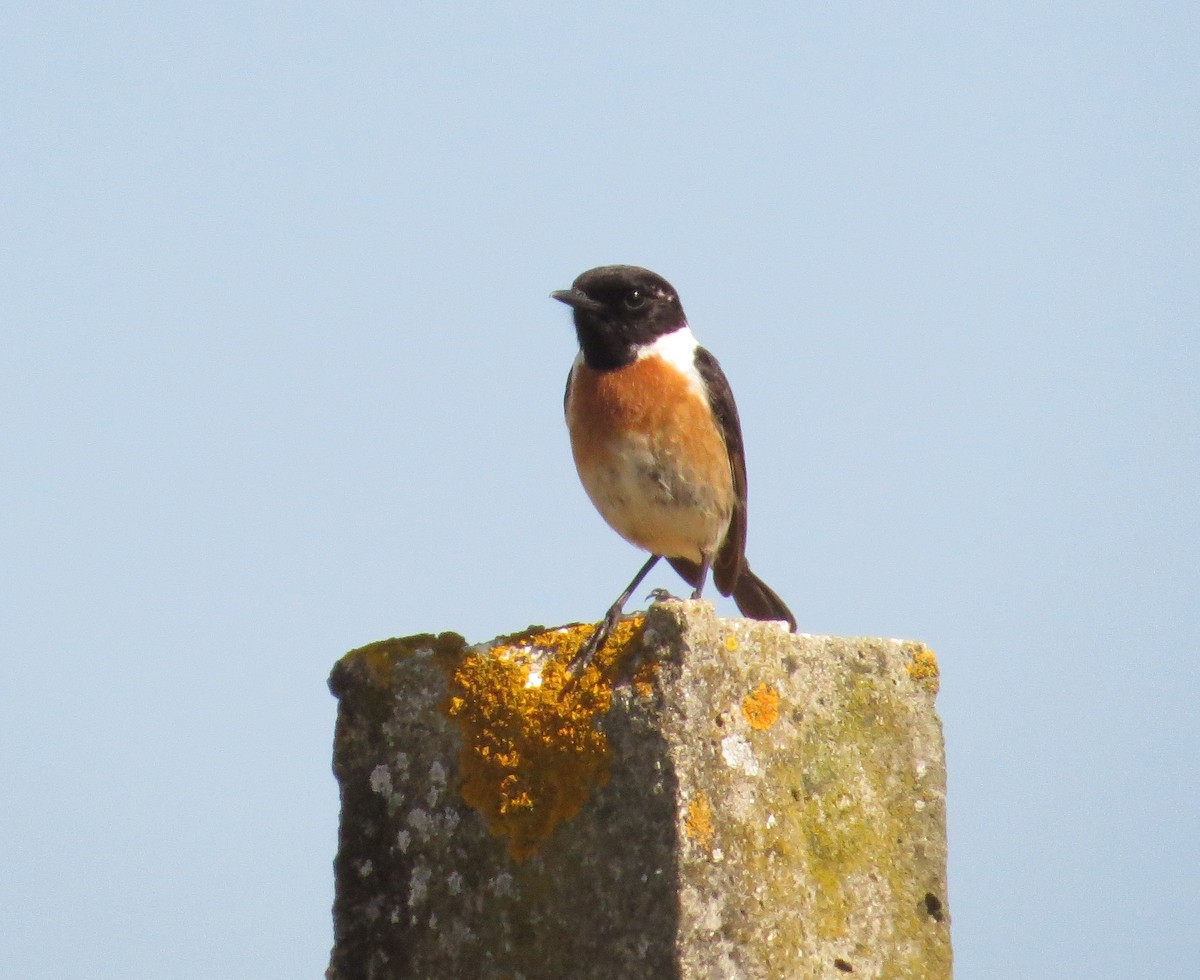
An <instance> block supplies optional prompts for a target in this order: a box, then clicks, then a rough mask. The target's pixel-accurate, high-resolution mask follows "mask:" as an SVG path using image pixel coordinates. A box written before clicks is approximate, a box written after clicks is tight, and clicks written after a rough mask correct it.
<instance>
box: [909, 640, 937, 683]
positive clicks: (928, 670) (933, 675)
mask: <svg viewBox="0 0 1200 980" xmlns="http://www.w3.org/2000/svg"><path fill="white" fill-rule="evenodd" d="M904 669H905V670H906V671H907V672H908V676H909V677H911V678H912V679H913V680H914V681H925V680H929V681H931V682H932V685H931V686H932V687H933V690H934V692H936V691H937V689H938V673H939V672H938V662H937V655H936V654H935V653H934V652H933V651H932V650H930V649H929V648H928V647H923V646H918V647H917V648H916V649H915V650H914V651H913V655H912V659H911V660H910V661H909V662H908V663H907V664H905V666H904Z"/></svg>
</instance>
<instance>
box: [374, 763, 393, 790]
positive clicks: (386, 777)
mask: <svg viewBox="0 0 1200 980" xmlns="http://www.w3.org/2000/svg"><path fill="white" fill-rule="evenodd" d="M370 783H371V792H372V793H377V794H378V795H379V796H391V795H392V772H391V770H390V769H388V767H387V766H385V765H384V764H383V763H382V762H381V763H380V764H379V765H377V766H376V767H375V768H374V769H372V770H371V776H370Z"/></svg>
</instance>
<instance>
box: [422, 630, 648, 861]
mask: <svg viewBox="0 0 1200 980" xmlns="http://www.w3.org/2000/svg"><path fill="white" fill-rule="evenodd" d="M593 629H594V627H592V626H590V625H576V626H568V627H564V628H562V629H554V630H541V629H534V630H529V631H526V632H525V633H521V634H518V635H516V636H512V637H507V638H505V639H504V640H503V641H501V642H498V643H497V644H496V645H495V646H493V647H491V648H490V649H487V650H484V651H483V652H481V653H475V654H472V655H470V656H468V657H466V658H465V659H464V660H463V661H461V663H460V664H459V665H458V666H457V668H456V669H455V670H454V672H453V676H452V678H451V683H450V697H449V699H448V702H447V704H446V705H445V709H444V710H445V713H446V714H447V715H448V716H449V717H450V718H452V719H453V720H454V721H455V723H456V724H457V725H458V727H459V729H460V730H461V732H462V736H463V745H462V750H461V752H460V754H459V769H460V772H461V775H462V797H463V799H464V800H465V801H466V802H467V803H469V804H470V805H471V806H473V807H474V808H475V809H476V810H478V811H479V812H480V813H481V814H483V817H484V819H485V820H486V821H487V824H488V828H489V829H490V830H491V832H492V833H493V834H495V835H496V836H500V837H505V838H507V840H508V852H509V854H510V855H511V856H512V857H513V858H515V859H517V860H523V859H525V858H527V857H529V856H530V855H532V854H533V853H535V852H536V850H537V847H538V845H539V844H540V842H541V841H543V840H545V839H546V838H547V837H548V836H549V835H550V833H551V831H553V830H554V828H555V827H556V826H557V825H558V823H559V822H560V821H563V820H569V819H571V817H573V816H575V815H576V814H577V813H578V812H579V810H580V808H581V807H582V806H583V804H584V803H585V802H587V799H588V796H589V795H590V794H591V791H592V787H593V786H603V785H604V784H605V783H607V782H608V777H609V761H610V751H609V746H608V739H607V737H606V736H605V734H604V733H603V732H602V731H600V730H599V728H598V727H597V724H596V723H597V721H598V719H599V718H600V717H601V716H602V715H603V714H604V713H605V712H606V711H607V710H608V709H609V706H610V705H611V704H612V692H613V684H614V682H615V680H616V678H617V674H618V670H619V668H620V666H621V663H622V662H623V660H624V658H625V657H626V656H629V655H632V654H635V652H636V648H637V646H638V642H639V640H640V636H641V629H642V618H641V617H636V618H634V619H630V620H626V621H623V622H621V623H619V624H618V625H617V627H616V629H615V630H613V634H612V636H610V637H609V639H608V642H607V643H605V645H604V647H603V648H602V649H601V650H600V651H599V652H598V653H597V655H596V657H595V658H594V660H593V662H592V663H591V664H589V665H588V667H587V669H586V670H584V671H583V673H582V674H581V675H580V676H579V677H575V678H573V677H571V675H570V674H568V672H567V667H568V665H569V664H570V661H571V658H572V657H573V656H574V655H575V654H576V652H577V651H578V650H579V648H580V646H581V645H582V644H583V643H584V642H585V641H586V640H587V638H588V637H589V636H591V634H592V630H593Z"/></svg>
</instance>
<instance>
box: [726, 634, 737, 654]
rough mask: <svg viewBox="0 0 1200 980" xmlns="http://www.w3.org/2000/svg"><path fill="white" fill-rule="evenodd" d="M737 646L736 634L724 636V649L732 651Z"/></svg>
mask: <svg viewBox="0 0 1200 980" xmlns="http://www.w3.org/2000/svg"><path fill="white" fill-rule="evenodd" d="M737 648H738V640H737V637H736V636H734V635H733V634H730V635H729V636H727V637H725V649H726V650H728V651H729V652H730V653H733V651H734V650H736V649H737Z"/></svg>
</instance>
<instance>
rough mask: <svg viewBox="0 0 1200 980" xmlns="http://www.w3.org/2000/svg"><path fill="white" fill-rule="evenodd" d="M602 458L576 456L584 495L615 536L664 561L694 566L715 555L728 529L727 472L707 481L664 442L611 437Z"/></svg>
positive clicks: (728, 499)
mask: <svg viewBox="0 0 1200 980" xmlns="http://www.w3.org/2000/svg"><path fill="white" fill-rule="evenodd" d="M607 448H608V451H607V452H605V453H604V454H603V462H599V461H597V460H596V459H595V458H594V457H593V458H592V459H588V460H581V459H579V458H578V457H577V459H576V463H577V465H578V468H579V477H580V480H581V481H582V483H583V486H584V489H585V490H586V491H587V495H588V497H589V498H591V501H592V503H593V504H594V505H595V507H596V509H597V510H598V511H599V512H600V514H601V516H602V517H603V518H604V519H605V521H607V522H608V524H609V526H610V527H612V529H613V530H614V531H616V532H617V533H618V534H619V535H621V537H623V538H624V539H625V540H626V541H629V542H630V543H632V544H635V545H637V546H638V547H639V548H644V549H645V550H646V551H649V552H651V553H652V554H656V555H664V556H666V557H668V558H687V559H689V560H690V561H694V562H696V563H700V562H701V561H702V560H703V556H704V555H705V554H707V555H708V556H710V557H711V556H712V555H713V554H715V553H716V551H717V548H718V547H719V546H720V544H721V541H722V540H724V538H725V532H726V531H727V530H728V529H729V520H730V513H731V498H732V493H731V486H730V478H729V475H728V472H726V473H725V474H723V479H719V480H717V481H716V484H715V485H714V483H713V481H712V479H711V477H712V474H711V473H710V474H708V476H709V479H708V480H704V479H701V478H700V474H698V473H695V472H693V471H691V470H689V469H688V468H687V467H684V466H682V465H680V463H679V460H678V458H677V454H676V452H675V451H674V449H673V447H672V446H671V445H670V440H669V439H667V440H663V439H656V440H653V441H652V440H651V439H649V438H647V437H644V436H643V437H626V438H619V439H615V440H613V441H612V442H610V443H609V445H608V447H607Z"/></svg>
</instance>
